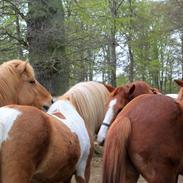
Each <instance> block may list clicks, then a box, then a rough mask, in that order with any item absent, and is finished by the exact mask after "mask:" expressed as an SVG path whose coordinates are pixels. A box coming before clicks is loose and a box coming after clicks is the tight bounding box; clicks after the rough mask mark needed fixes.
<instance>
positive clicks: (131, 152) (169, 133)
mask: <svg viewBox="0 0 183 183" xmlns="http://www.w3.org/2000/svg"><path fill="white" fill-rule="evenodd" d="M103 158H104V159H103V162H104V164H103V166H104V167H103V183H121V182H123V183H136V182H137V180H138V177H139V174H141V175H143V176H144V178H145V179H146V180H147V181H148V182H149V183H177V179H178V175H179V174H183V103H182V101H176V100H174V99H172V98H170V97H167V96H164V95H151V94H144V95H141V96H139V97H137V98H135V99H134V100H132V101H131V102H130V103H129V104H127V105H126V107H125V108H124V109H123V110H122V111H121V112H120V113H119V114H118V116H117V118H116V119H115V121H114V122H113V124H112V125H111V127H110V129H109V131H108V135H107V138H106V141H105V150H104V157H103Z"/></svg>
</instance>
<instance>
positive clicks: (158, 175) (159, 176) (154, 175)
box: [143, 165, 178, 183]
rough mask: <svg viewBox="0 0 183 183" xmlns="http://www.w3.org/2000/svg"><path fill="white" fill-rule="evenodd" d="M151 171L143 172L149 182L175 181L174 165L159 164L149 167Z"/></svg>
mask: <svg viewBox="0 0 183 183" xmlns="http://www.w3.org/2000/svg"><path fill="white" fill-rule="evenodd" d="M151 170H152V171H151V173H148V172H146V171H145V172H143V174H144V177H145V179H146V180H147V181H148V182H149V183H157V182H158V183H177V182H178V175H177V172H176V171H175V167H171V166H167V165H161V166H159V167H157V166H156V167H155V168H152V169H151Z"/></svg>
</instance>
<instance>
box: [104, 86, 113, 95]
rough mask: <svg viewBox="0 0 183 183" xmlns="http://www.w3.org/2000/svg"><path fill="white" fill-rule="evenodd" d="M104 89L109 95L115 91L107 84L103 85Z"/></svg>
mask: <svg viewBox="0 0 183 183" xmlns="http://www.w3.org/2000/svg"><path fill="white" fill-rule="evenodd" d="M103 85H104V86H105V87H106V88H107V90H108V91H109V92H110V93H112V92H113V91H114V90H115V88H114V87H113V86H111V85H108V84H103Z"/></svg>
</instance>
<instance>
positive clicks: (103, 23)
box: [0, 0, 183, 92]
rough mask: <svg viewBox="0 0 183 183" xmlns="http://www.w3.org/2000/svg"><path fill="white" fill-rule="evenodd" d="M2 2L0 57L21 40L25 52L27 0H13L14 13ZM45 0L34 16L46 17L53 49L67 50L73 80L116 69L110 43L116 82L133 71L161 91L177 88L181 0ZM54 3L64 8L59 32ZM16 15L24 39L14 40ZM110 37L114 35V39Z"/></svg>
mask: <svg viewBox="0 0 183 183" xmlns="http://www.w3.org/2000/svg"><path fill="white" fill-rule="evenodd" d="M3 2H5V5H7V6H6V8H5V9H2V6H3V5H2V4H1V3H0V8H1V9H0V11H1V12H2V11H4V13H5V16H0V30H1V32H0V43H1V44H0V52H1V57H0V60H7V59H10V58H16V57H18V56H19V54H18V46H20V45H21V48H22V49H23V53H24V54H23V56H24V57H26V56H27V54H26V53H27V52H26V49H27V48H26V46H25V44H24V42H26V40H25V35H26V31H27V30H26V23H25V21H27V18H28V17H26V16H25V19H23V18H22V15H21V13H22V14H23V15H26V12H27V8H28V6H27V2H26V1H23V0H20V1H19V4H16V3H14V1H13V3H14V5H15V7H17V10H20V12H19V13H17V11H16V12H15V7H13V5H12V4H10V3H9V1H7V2H6V0H4V1H3ZM30 2H31V1H30ZM46 2H47V1H46ZM48 2H49V4H48V5H49V8H47V6H42V4H40V5H39V3H38V4H36V6H35V7H34V6H32V9H29V10H30V11H31V12H32V18H33V17H34V15H35V17H37V18H40V22H41V20H42V18H45V17H47V18H48V19H49V18H50V19H49V21H50V23H49V24H50V25H49V26H50V30H52V29H51V28H53V29H54V32H53V33H52V36H53V37H54V36H55V35H57V37H56V38H55V39H53V37H52V36H49V37H48V38H47V39H48V42H49V40H50V41H51V42H49V43H50V44H49V48H50V50H52V52H53V54H54V50H55V48H58V47H60V46H61V47H63V48H64V49H65V54H66V58H67V60H68V64H70V73H69V75H70V84H71V85H72V84H74V83H76V82H78V81H82V80H92V79H93V77H94V75H95V74H97V75H100V78H98V79H99V80H101V78H102V80H103V81H107V82H109V80H110V79H111V78H110V77H111V71H112V70H113V69H114V68H113V66H114V65H113V63H112V61H111V60H112V59H111V58H112V52H111V45H114V47H115V51H116V61H117V63H116V64H117V70H118V69H120V70H122V71H123V73H124V74H123V75H119V76H118V77H117V85H120V84H123V83H125V82H128V81H129V78H130V74H131V73H133V80H137V79H142V80H145V81H147V82H149V83H150V84H154V85H155V86H156V87H159V88H160V89H161V90H162V91H163V92H171V91H176V87H175V85H174V84H173V82H172V80H173V79H174V78H181V77H182V75H183V74H182V68H181V67H183V62H182V58H183V53H182V52H181V50H183V49H182V42H181V41H183V40H181V39H180V38H181V35H182V34H183V33H182V30H183V29H182V27H183V26H182V25H183V24H182V17H183V16H182V15H183V13H182V11H181V9H182V4H181V3H179V4H178V3H177V1H175V0H167V1H150V0H142V1H139V0H131V1H129V0H125V1H124V0H100V1H99V0H79V1H73V0H62V3H63V8H62V6H58V4H57V3H56V1H48ZM56 7H57V8H60V13H63V12H64V23H63V24H64V27H65V33H64V34H62V35H61V34H59V32H58V31H56V30H55V29H56V28H58V30H59V29H60V26H62V25H61V24H60V20H59V14H56V15H55V16H58V18H55V19H54V20H53V19H52V18H51V14H50V12H51V13H54V12H55V8H56ZM114 9H115V11H113V10H114ZM50 10H51V11H50ZM17 15H18V17H19V24H20V33H21V38H22V40H23V41H22V40H21V41H20V40H17V29H16V28H17V26H16V18H17ZM5 31H6V32H5ZM45 34H46V33H45V32H44V33H43V34H42V36H44V35H45ZM63 36H64V37H63ZM112 36H113V37H112ZM112 38H115V41H114V42H113V39H112ZM62 40H64V41H62ZM17 43H19V44H17ZM130 51H131V56H132V57H131V58H130V54H129V52H130ZM132 59H133V60H132ZM132 61H133V64H132V65H130V64H131V62H132ZM131 66H133V67H131ZM131 71H133V72H131Z"/></svg>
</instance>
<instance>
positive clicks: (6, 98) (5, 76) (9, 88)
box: [0, 68, 19, 106]
mask: <svg viewBox="0 0 183 183" xmlns="http://www.w3.org/2000/svg"><path fill="white" fill-rule="evenodd" d="M18 83H19V82H18V78H17V76H16V74H14V73H12V71H10V70H8V69H7V68H1V69H0V106H3V105H7V104H12V103H17V88H18Z"/></svg>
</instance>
